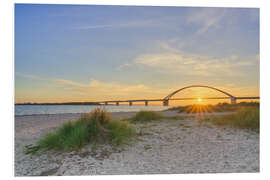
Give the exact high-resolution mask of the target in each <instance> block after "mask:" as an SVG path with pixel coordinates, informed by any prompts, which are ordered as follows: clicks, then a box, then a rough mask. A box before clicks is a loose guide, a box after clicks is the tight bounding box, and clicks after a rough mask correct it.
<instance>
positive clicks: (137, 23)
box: [74, 20, 158, 30]
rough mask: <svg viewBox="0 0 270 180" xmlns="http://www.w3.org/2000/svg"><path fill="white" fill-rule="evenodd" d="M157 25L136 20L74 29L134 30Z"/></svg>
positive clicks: (150, 21)
mask: <svg viewBox="0 0 270 180" xmlns="http://www.w3.org/2000/svg"><path fill="white" fill-rule="evenodd" d="M153 25H158V23H157V22H155V21H153V20H136V21H129V22H115V23H107V24H99V25H82V26H76V27H74V29H80V30H91V29H104V28H135V27H146V26H153Z"/></svg>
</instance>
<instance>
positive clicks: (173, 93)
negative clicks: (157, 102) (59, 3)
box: [163, 85, 236, 105]
mask: <svg viewBox="0 0 270 180" xmlns="http://www.w3.org/2000/svg"><path fill="white" fill-rule="evenodd" d="M194 87H202V88H208V89H213V90H216V91H219V92H221V93H223V94H225V95H226V96H229V97H230V98H231V103H232V104H233V103H235V102H236V98H235V97H234V96H233V95H231V94H230V93H227V92H225V91H223V90H220V89H218V88H215V87H211V86H205V85H191V86H186V87H183V88H180V89H178V90H176V91H174V92H172V93H170V94H168V95H167V96H166V97H165V98H164V99H163V104H164V105H168V101H169V99H170V98H171V97H172V96H174V95H175V94H176V93H178V92H180V91H182V90H184V89H189V88H194Z"/></svg>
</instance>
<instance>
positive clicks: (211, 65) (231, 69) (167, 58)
mask: <svg viewBox="0 0 270 180" xmlns="http://www.w3.org/2000/svg"><path fill="white" fill-rule="evenodd" d="M134 62H135V63H136V64H137V65H143V66H146V67H150V68H152V70H158V71H162V72H165V73H174V74H181V75H189V76H221V75H224V76H241V75H244V74H243V73H242V72H241V71H240V70H239V69H238V68H239V67H247V66H252V65H254V61H253V60H252V58H250V59H246V60H242V59H241V58H240V57H238V56H228V57H224V58H214V57H209V56H201V55H196V54H189V53H184V52H179V53H157V54H144V55H140V56H138V57H136V58H135V60H134Z"/></svg>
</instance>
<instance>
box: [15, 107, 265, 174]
mask: <svg viewBox="0 0 270 180" xmlns="http://www.w3.org/2000/svg"><path fill="white" fill-rule="evenodd" d="M160 113H162V114H163V115H164V116H186V115H183V114H182V115H181V114H179V113H177V112H175V111H160ZM110 114H111V116H112V119H121V118H128V117H131V116H133V115H134V114H135V112H113V113H110ZM79 115H80V113H66V114H54V115H44V114H43V115H27V116H15V159H14V160H15V176H44V175H45V176H47V175H54V176H55V175H113V174H118V175H124V174H183V173H235V172H236V173H239V172H259V170H260V165H259V134H256V133H253V132H249V131H245V130H238V129H232V128H221V127H215V126H214V125H212V124H205V125H201V124H199V123H198V121H197V120H196V119H195V118H194V115H193V116H186V117H187V118H184V119H181V120H172V119H169V118H167V119H166V117H165V118H163V119H161V120H158V121H153V122H149V123H141V124H136V127H137V129H140V130H142V131H143V132H144V133H142V135H140V136H139V137H138V140H136V141H134V142H132V144H130V145H126V146H124V147H115V148H112V147H111V146H108V145H101V146H100V147H99V148H98V149H97V150H96V151H93V150H92V149H91V147H90V146H86V147H84V148H83V149H82V150H81V151H79V152H74V151H72V152H62V153H59V152H55V151H48V152H39V153H38V154H37V155H30V154H28V155H26V154H24V152H23V147H24V146H25V145H29V144H35V142H36V141H37V140H38V139H40V138H41V137H42V136H43V135H44V134H46V133H48V132H50V131H53V130H55V129H56V128H58V127H59V126H61V125H62V124H63V123H65V122H67V121H70V120H75V119H76V118H77V117H78V116H79Z"/></svg>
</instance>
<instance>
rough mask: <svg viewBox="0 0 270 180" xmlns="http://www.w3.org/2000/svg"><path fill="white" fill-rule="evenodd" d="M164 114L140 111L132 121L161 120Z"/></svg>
mask: <svg viewBox="0 0 270 180" xmlns="http://www.w3.org/2000/svg"><path fill="white" fill-rule="evenodd" d="M161 118H162V115H161V114H160V113H158V112H154V111H139V112H137V113H136V114H135V115H134V116H133V117H131V118H130V120H131V122H135V123H136V122H149V121H153V120H159V119H161Z"/></svg>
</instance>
